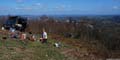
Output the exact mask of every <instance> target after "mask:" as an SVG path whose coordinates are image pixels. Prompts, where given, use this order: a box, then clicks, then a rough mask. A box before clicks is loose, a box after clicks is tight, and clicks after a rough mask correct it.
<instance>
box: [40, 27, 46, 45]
mask: <svg viewBox="0 0 120 60" xmlns="http://www.w3.org/2000/svg"><path fill="white" fill-rule="evenodd" d="M40 41H41V42H42V43H47V32H46V31H45V29H43V32H42V38H40Z"/></svg>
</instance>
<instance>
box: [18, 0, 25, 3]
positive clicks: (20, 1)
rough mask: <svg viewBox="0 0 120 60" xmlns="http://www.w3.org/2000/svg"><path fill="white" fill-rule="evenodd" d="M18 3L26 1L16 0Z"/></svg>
mask: <svg viewBox="0 0 120 60" xmlns="http://www.w3.org/2000/svg"><path fill="white" fill-rule="evenodd" d="M16 2H17V3H22V2H24V0H16Z"/></svg>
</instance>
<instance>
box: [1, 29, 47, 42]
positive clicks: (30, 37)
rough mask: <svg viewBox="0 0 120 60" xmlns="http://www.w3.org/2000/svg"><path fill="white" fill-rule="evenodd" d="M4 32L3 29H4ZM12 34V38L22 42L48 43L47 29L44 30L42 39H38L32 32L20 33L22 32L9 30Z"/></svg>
mask: <svg viewBox="0 0 120 60" xmlns="http://www.w3.org/2000/svg"><path fill="white" fill-rule="evenodd" d="M2 30H3V29H2ZM9 32H10V34H9V36H10V38H16V39H17V38H19V39H20V40H23V41H24V40H30V41H36V40H37V41H41V42H42V43H47V38H48V37H47V32H46V31H45V29H43V31H42V34H41V37H40V38H37V36H35V34H33V33H32V32H29V33H26V32H20V31H16V30H15V29H14V28H10V30H9Z"/></svg>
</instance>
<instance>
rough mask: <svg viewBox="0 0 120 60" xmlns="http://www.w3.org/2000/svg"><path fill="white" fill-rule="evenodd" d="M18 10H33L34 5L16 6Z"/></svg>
mask: <svg viewBox="0 0 120 60" xmlns="http://www.w3.org/2000/svg"><path fill="white" fill-rule="evenodd" d="M15 9H16V10H33V8H32V7H16V8H15Z"/></svg>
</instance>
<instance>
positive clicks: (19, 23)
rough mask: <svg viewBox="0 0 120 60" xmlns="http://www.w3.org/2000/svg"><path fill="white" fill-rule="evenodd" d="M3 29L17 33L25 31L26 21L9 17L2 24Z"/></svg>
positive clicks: (21, 18) (23, 18) (22, 18)
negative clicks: (11, 29) (13, 30)
mask: <svg viewBox="0 0 120 60" xmlns="http://www.w3.org/2000/svg"><path fill="white" fill-rule="evenodd" d="M3 27H4V28H5V29H7V30H9V29H10V28H13V29H15V30H18V31H25V29H26V27H27V19H26V18H25V17H20V16H9V17H8V20H6V21H5V23H4V24H3Z"/></svg>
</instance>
